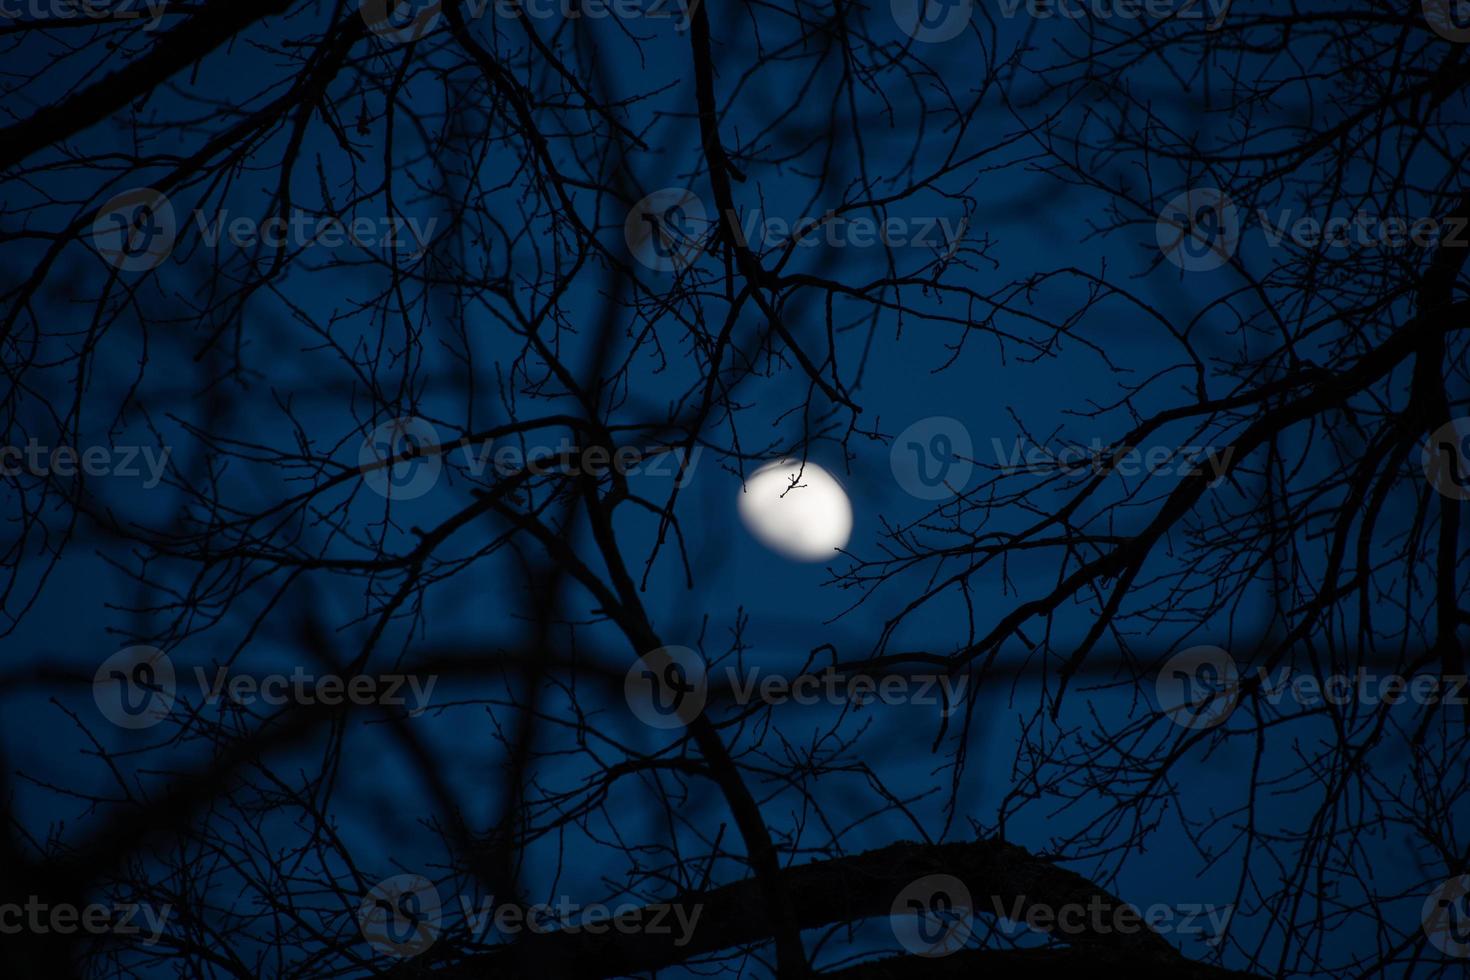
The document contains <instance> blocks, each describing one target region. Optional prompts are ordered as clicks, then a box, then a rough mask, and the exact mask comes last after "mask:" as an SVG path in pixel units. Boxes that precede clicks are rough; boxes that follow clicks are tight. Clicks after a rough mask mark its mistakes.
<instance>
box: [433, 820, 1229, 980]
mask: <svg viewBox="0 0 1470 980" xmlns="http://www.w3.org/2000/svg"><path fill="white" fill-rule="evenodd" d="M936 874H944V875H952V876H954V877H956V878H958V879H960V880H961V881H962V882H964V884H965V885H966V887H967V888H968V889H969V891H970V895H971V899H972V903H973V905H974V906H975V911H976V912H977V913H980V914H993V913H994V912H995V910H996V909H1005V910H1006V911H1007V913H1008V914H1009V913H1011V912H1015V911H1016V910H1018V909H1019V910H1020V912H1021V913H1022V918H1028V917H1029V916H1028V915H1027V914H1026V913H1027V912H1029V911H1030V910H1039V909H1052V910H1055V909H1058V908H1062V907H1065V906H1081V907H1101V908H1103V909H1108V910H1118V909H1130V910H1131V906H1129V905H1128V903H1127V902H1124V901H1123V900H1121V899H1119V898H1117V897H1116V896H1114V895H1112V894H1110V893H1108V892H1106V891H1104V890H1103V889H1101V888H1098V887H1097V886H1096V885H1094V884H1093V883H1092V882H1090V881H1088V880H1087V879H1086V878H1083V877H1082V876H1081V875H1079V874H1076V873H1075V872H1072V871H1069V870H1067V869H1065V868H1063V867H1060V866H1058V865H1057V864H1055V863H1053V862H1052V861H1050V860H1049V859H1047V858H1044V857H1038V856H1036V855H1034V854H1032V853H1030V852H1029V851H1027V850H1025V849H1024V848H1021V847H1017V846H1015V845H1013V844H1007V843H1005V842H1003V841H993V840H987V841H975V842H971V843H957V844H917V843H912V842H904V843H899V844H893V845H890V846H888V847H884V848H881V849H879V850H875V851H868V852H866V853H864V854H857V855H853V856H851V857H843V858H836V859H834V860H830V861H818V862H814V863H811V864H805V865H800V866H797V867H792V868H787V869H786V870H785V871H783V872H782V879H783V884H784V886H785V888H786V890H787V892H788V894H790V895H791V898H792V901H793V904H794V905H795V907H796V914H797V918H798V921H799V925H800V927H801V928H802V929H816V928H822V927H825V926H830V925H834V924H838V923H845V922H847V923H855V922H859V921H862V920H864V919H872V918H876V917H880V916H887V915H888V914H889V912H890V910H891V909H892V907H893V904H894V900H895V899H896V898H897V897H898V895H899V893H900V892H902V891H903V890H904V889H905V888H906V887H907V886H908V885H910V884H911V883H913V882H914V881H916V880H918V879H920V878H923V877H925V876H927V875H936ZM760 903H761V892H760V889H759V887H758V886H757V884H756V882H755V881H753V880H745V881H741V882H738V883H736V884H732V885H726V886H724V887H722V888H716V889H713V890H711V891H708V892H703V893H697V894H689V895H685V896H681V897H680V898H678V899H676V900H674V902H672V903H670V904H678V905H681V906H684V907H685V908H687V909H693V908H694V907H696V906H698V907H700V916H699V919H698V925H697V927H696V928H694V929H693V930H692V935H690V936H681V935H680V933H679V930H677V929H674V930H670V931H669V932H668V933H666V934H650V933H648V932H618V931H617V930H615V929H608V930H607V931H606V932H604V933H602V934H600V935H592V934H589V933H587V932H582V931H577V932H572V931H557V932H547V933H540V934H535V935H530V936H528V937H527V938H525V939H524V940H521V941H519V942H515V943H511V944H508V945H506V946H504V947H502V948H500V949H497V950H495V951H494V952H491V953H485V954H478V955H474V956H471V957H468V958H466V959H464V960H461V961H460V962H458V963H455V964H452V965H451V964H444V965H442V966H441V967H440V968H439V969H438V970H436V971H435V974H436V975H437V976H440V977H466V978H468V977H485V976H521V975H523V974H524V973H525V971H529V970H531V969H533V968H534V970H535V971H536V972H537V973H538V974H539V975H542V976H556V977H566V978H596V977H612V976H621V975H625V974H632V973H640V972H644V971H648V970H656V969H661V968H664V967H668V966H672V965H674V964H676V963H680V962H683V961H686V960H689V959H692V958H694V957H696V956H700V955H704V954H708V953H714V952H718V951H720V950H724V949H733V948H736V947H739V946H743V945H749V944H753V943H760V942H763V941H765V940H767V939H768V938H769V936H768V930H767V929H766V928H765V925H764V924H765V923H766V922H767V917H766V916H765V915H764V914H762V913H761V904H760ZM652 918H653V916H652V915H651V914H645V915H643V916H642V917H641V918H639V919H638V920H637V921H641V922H648V921H650V920H651V919H652ZM1105 918H1106V919H1107V921H1110V922H1111V921H1116V919H1115V917H1114V915H1113V914H1111V913H1110V914H1109V915H1107V916H1106V917H1105ZM1095 921H1097V920H1096V919H1094V918H1091V917H1089V918H1087V919H1086V921H1084V922H1083V924H1082V926H1081V929H1080V931H1078V932H1074V933H1071V934H1069V935H1068V936H1067V937H1066V940H1067V943H1068V946H1066V947H1050V948H1045V949H1035V950H995V949H970V950H963V951H961V952H957V953H955V954H953V955H951V956H947V957H943V958H920V957H897V958H892V959H887V960H879V961H875V962H872V963H865V964H861V965H859V966H854V967H849V968H846V969H843V970H841V971H839V972H836V973H833V974H830V975H831V976H835V977H843V978H845V980H859V978H862V980H867V978H878V977H908V976H925V977H945V976H961V975H964V976H966V977H969V976H974V975H975V972H974V971H975V968H976V967H977V966H983V967H984V968H985V969H986V971H987V972H986V975H987V976H990V975H995V976H1010V975H1016V976H1020V975H1021V974H1022V973H1023V972H1024V973H1026V975H1027V976H1028V978H1034V977H1035V976H1036V974H1035V972H1034V971H1035V970H1036V969H1038V968H1040V969H1049V968H1051V967H1058V968H1061V967H1066V966H1078V967H1081V966H1088V967H1096V966H1098V965H1115V966H1118V967H1120V968H1126V969H1127V970H1128V972H1129V973H1130V975H1136V976H1142V977H1152V976H1159V977H1163V976H1168V977H1171V978H1191V977H1199V978H1201V980H1205V978H1209V980H1215V978H1221V980H1224V978H1230V977H1246V976H1249V975H1248V974H1239V973H1232V972H1231V971H1228V970H1223V969H1220V968H1216V967H1209V966H1204V965H1201V964H1198V963H1195V962H1193V961H1192V960H1189V959H1187V958H1185V957H1184V956H1183V954H1181V953H1180V952H1179V951H1178V950H1177V949H1175V948H1174V947H1173V946H1172V945H1170V944H1169V943H1168V942H1167V941H1166V940H1165V939H1164V938H1163V937H1161V936H1160V935H1158V934H1157V933H1156V932H1154V931H1152V930H1150V929H1148V928H1147V927H1146V926H1140V927H1139V928H1138V929H1137V930H1136V931H1120V930H1118V929H1116V928H1107V927H1104V928H1102V929H1096V928H1094V922H1095ZM681 939H682V940H685V941H684V943H683V945H677V944H676V942H677V941H678V940H681ZM997 971H998V972H997Z"/></svg>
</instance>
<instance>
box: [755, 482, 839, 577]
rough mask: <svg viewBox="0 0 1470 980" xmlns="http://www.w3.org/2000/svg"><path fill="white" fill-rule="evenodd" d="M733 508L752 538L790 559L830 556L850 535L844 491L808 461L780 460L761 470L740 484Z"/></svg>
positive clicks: (812, 558) (815, 559)
mask: <svg viewBox="0 0 1470 980" xmlns="http://www.w3.org/2000/svg"><path fill="white" fill-rule="evenodd" d="M798 474H800V479H798V480H797V485H796V486H795V487H792V486H791V483H792V480H793V479H795V478H796V477H797V475H798ZM739 508H740V517H741V519H742V520H743V521H744V522H745V526H746V528H747V529H749V531H750V533H751V534H753V535H754V536H755V538H756V540H758V541H759V542H760V543H761V544H763V545H765V546H766V547H767V548H770V549H771V550H772V551H775V552H777V553H778V554H781V555H784V556H786V557H787V558H791V559H793V560H795V561H821V560H823V559H824V558H831V557H832V556H833V554H834V553H835V552H836V550H837V549H838V548H841V547H843V546H844V545H846V544H847V539H848V538H849V537H851V536H852V504H851V503H850V502H849V501H848V499H847V492H846V491H844V490H843V489H842V484H840V483H838V482H837V480H836V478H834V477H833V476H832V474H831V473H828V472H827V471H826V470H824V469H822V467H820V466H818V465H817V464H816V463H813V462H810V461H809V462H807V463H805V464H803V463H802V462H801V461H800V460H795V459H783V460H778V461H777V462H774V463H767V464H766V465H765V466H762V467H761V468H760V469H758V470H756V471H755V472H754V473H752V474H751V475H750V477H749V478H748V479H747V480H746V481H745V487H744V489H743V491H742V493H741V494H740V502H739Z"/></svg>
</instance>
